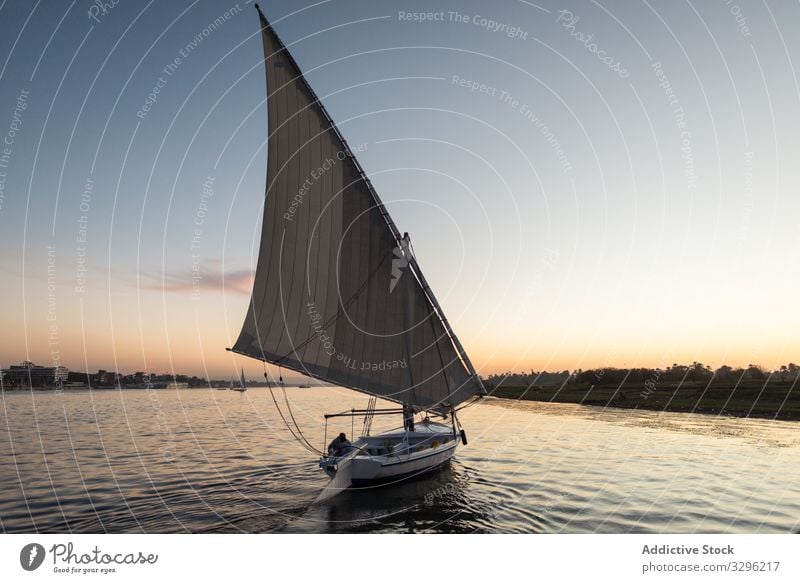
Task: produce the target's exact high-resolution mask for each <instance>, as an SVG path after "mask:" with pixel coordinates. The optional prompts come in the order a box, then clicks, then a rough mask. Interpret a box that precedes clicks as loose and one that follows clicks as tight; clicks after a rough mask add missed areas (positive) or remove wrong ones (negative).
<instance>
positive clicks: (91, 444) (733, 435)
mask: <svg viewBox="0 0 800 583" xmlns="http://www.w3.org/2000/svg"><path fill="white" fill-rule="evenodd" d="M286 395H287V396H288V398H289V399H290V400H291V403H292V408H293V413H294V416H295V418H296V419H297V422H298V424H299V425H300V427H301V428H302V430H303V432H304V434H305V435H306V436H307V437H308V439H309V440H310V441H311V443H312V444H314V445H315V446H322V444H323V443H324V442H325V434H324V426H323V425H321V423H320V420H321V418H322V417H321V415H322V413H323V412H332V411H341V410H343V409H349V408H350V407H353V406H356V407H362V406H364V404H365V401H366V398H363V397H360V396H354V394H353V393H350V392H348V391H345V390H341V389H289V390H287V391H286ZM276 396H277V397H278V398H279V402H280V403H281V404H282V405H284V406H285V403H284V401H283V396H282V394H276ZM2 401H3V414H2V416H0V440H2V446H0V466H1V467H0V485H2V488H0V527H2V530H3V531H4V532H20V531H33V530H36V531H40V532H70V531H72V532H105V531H108V532H275V531H277V532H791V531H797V530H798V526H799V525H800V480H798V477H799V476H798V474H799V473H800V432H799V431H798V428H800V425H797V424H794V423H789V422H776V421H767V420H761V419H758V420H756V419H752V420H751V419H733V418H718V417H712V416H705V415H688V414H678V413H655V412H650V411H630V410H602V409H598V408H592V407H581V406H578V405H561V404H543V403H516V402H509V401H501V400H495V399H487V400H486V401H485V402H484V403H482V404H480V405H477V406H474V407H470V408H469V409H467V410H465V411H464V412H463V414H462V417H461V419H462V422H463V423H464V425H465V426H466V428H467V432H468V434H469V438H470V445H469V446H468V447H466V448H460V449H459V451H458V454H457V456H456V458H455V459H454V460H453V461H452V462H451V463H450V464H449V465H448V466H446V467H445V468H443V469H442V470H441V471H439V472H436V473H433V474H431V475H429V476H427V477H424V478H421V479H418V480H415V481H412V482H406V483H403V484H400V485H395V486H389V487H383V488H371V489H365V490H358V491H347V492H345V493H343V494H341V495H339V496H337V497H335V498H333V499H331V500H329V501H327V502H325V503H323V504H319V505H311V502H312V501H313V500H314V498H315V497H316V495H317V494H318V493H319V492H320V490H321V489H322V488H323V487H324V485H325V483H326V481H327V479H326V478H325V476H324V475H323V474H322V473H321V472H320V471H319V470H318V469H317V467H316V459H315V457H314V456H313V455H312V454H310V453H308V452H306V451H305V450H304V449H302V448H301V447H300V446H299V445H298V444H297V442H296V441H295V440H294V439H293V438H292V436H291V433H290V432H289V431H288V430H287V429H286V427H285V426H284V424H283V421H282V420H281V418H280V416H279V415H278V413H277V412H276V411H275V406H274V403H273V402H272V398H271V397H270V394H269V392H268V391H266V390H264V389H251V390H249V391H248V392H247V393H244V394H238V393H232V392H230V391H212V390H184V391H179V392H175V391H145V390H126V391H122V392H120V391H95V392H92V393H89V392H80V393H74V394H63V395H56V394H53V393H47V392H37V393H33V394H31V393H5V394H4V395H3V397H2ZM394 421H397V420H394ZM378 422H379V420H377V419H376V427H375V428H374V430H378V429H380V428H379V427H377V424H378ZM380 422H382V423H386V422H389V423H391V420H388V419H387V418H384V419H382V420H380ZM339 431H346V432H347V433H348V434H351V433H352V432H353V431H355V433H359V431H360V423H359V422H358V421H356V422H355V424H354V425H353V426H351V425H350V421H342V424H341V425H336V426H333V425H331V426H330V427H329V429H328V437H330V436H331V435H333V434H334V433H338V432H339Z"/></svg>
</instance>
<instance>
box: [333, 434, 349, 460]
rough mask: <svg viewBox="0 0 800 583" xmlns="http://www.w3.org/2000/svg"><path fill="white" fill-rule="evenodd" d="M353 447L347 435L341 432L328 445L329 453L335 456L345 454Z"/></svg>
mask: <svg viewBox="0 0 800 583" xmlns="http://www.w3.org/2000/svg"><path fill="white" fill-rule="evenodd" d="M352 448H353V445H352V444H351V443H350V442H349V441H348V440H347V435H345V434H344V433H340V434H339V436H338V437H336V438H334V440H333V441H331V443H330V445H328V455H329V456H333V457H339V456H343V455H345V454H346V453H348V452H349V451H350V450H351V449H352Z"/></svg>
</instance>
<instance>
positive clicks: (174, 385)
mask: <svg viewBox="0 0 800 583" xmlns="http://www.w3.org/2000/svg"><path fill="white" fill-rule="evenodd" d="M167 388H168V389H188V388H189V383H176V382H169V383H167Z"/></svg>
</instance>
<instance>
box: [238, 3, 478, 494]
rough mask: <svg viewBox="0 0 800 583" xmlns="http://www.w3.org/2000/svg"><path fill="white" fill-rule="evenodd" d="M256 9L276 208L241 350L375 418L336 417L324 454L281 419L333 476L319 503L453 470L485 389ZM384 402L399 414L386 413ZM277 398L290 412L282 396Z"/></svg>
mask: <svg viewBox="0 0 800 583" xmlns="http://www.w3.org/2000/svg"><path fill="white" fill-rule="evenodd" d="M256 8H257V9H258V13H259V18H260V22H261V33H262V41H263V45H264V62H265V65H266V80H267V120H268V124H267V125H268V127H267V130H268V138H267V180H266V184H267V185H266V200H265V203H264V219H263V223H262V231H261V243H260V249H259V255H258V263H257V265H256V273H255V279H254V282H253V291H252V295H251V299H250V305H249V307H248V310H247V313H246V315H245V318H244V323H243V325H242V330H241V332H240V334H239V338H238V339H237V340H236V343H235V344H234V346H233V347H232V348H230V349H229V350H231V351H233V352H235V353H237V354H242V355H244V356H249V357H251V358H254V359H257V360H260V361H262V362H264V363H271V364H273V365H276V366H278V367H279V378H280V380H281V382H280V386H281V387H283V382H282V381H283V377H282V375H280V368H287V369H290V370H293V371H296V372H299V373H301V374H303V375H305V376H308V377H311V378H314V379H316V380H318V381H322V382H323V383H325V384H327V385H333V386H341V387H344V388H348V389H352V390H354V391H358V392H360V393H365V394H367V395H369V396H370V400H369V404H368V405H367V407H366V408H365V409H351V410H349V411H344V412H341V413H333V414H328V415H325V416H324V419H325V432H326V433H325V438H324V441H325V443H324V444H323V446H322V448H321V449H318V448H317V447H315V446H314V445H312V444H311V443H310V442H309V441H308V440H307V439H306V438H305V436H304V434H303V432H302V431H301V430H300V427H299V426H298V425H297V422H296V420H295V416H294V415H293V414H292V413H291V408H290V407H291V403H290V400H289V399H288V398H286V399H285V402H286V407H287V408H289V415H284V414H283V413H281V418H282V419H283V421H284V423H286V425H287V427H288V429H289V431H290V432H291V433H292V435H293V436H294V437H295V438H296V439H297V440H298V442H300V443H301V444H302V445H303V447H305V448H306V449H307V450H309V451H310V452H312V453H316V454H318V455H319V456H320V458H319V467H320V468H321V469H322V470H323V471H324V472H325V473H326V474H327V475H328V476H329V477H330V478H331V481H330V482H329V484H328V486H327V487H326V488H325V489H324V490H323V492H322V493H321V494H320V496H319V497H318V498H317V500H318V501H319V500H324V499H326V498H329V497H331V496H334V495H336V494H337V493H339V492H340V491H342V490H343V489H345V488H349V487H351V486H361V485H369V484H381V483H387V482H394V481H398V480H401V479H406V478H411V477H414V476H418V475H420V474H423V473H425V472H428V471H431V470H434V469H436V468H438V467H439V466H441V465H443V464H445V463H446V462H447V461H449V460H450V458H451V457H452V456H453V454H454V453H455V451H456V448H457V446H458V445H459V444H460V443H463V444H464V445H466V443H467V439H466V434H465V433H464V430H463V429H462V428H461V424H460V423H459V421H458V418H457V411H458V408H459V405H461V404H462V403H466V402H467V401H472V400H475V399H479V398H481V397H482V396H483V395H485V394H486V390H485V389H484V387H483V383H482V382H481V379H480V377H479V376H478V374H477V372H476V371H475V368H474V367H473V365H472V362H471V361H470V359H469V357H468V356H467V353H466V352H465V351H464V347H463V346H462V345H461V342H460V341H459V340H458V337H457V336H456V335H455V332H453V329H452V328H451V326H450V323H449V322H448V320H447V318H446V317H445V315H444V311H443V310H442V306H441V305H440V304H439V302H438V301H437V300H436V296H434V294H433V291H432V290H431V287H430V285H428V282H427V280H426V279H425V276H424V275H423V273H422V270H421V269H420V266H419V264H418V263H417V259H416V257H415V255H414V253H413V250H412V247H411V239H410V238H409V236H408V233H405V234H403V235H401V234H400V231H399V230H398V229H397V226H396V225H395V223H394V221H393V220H392V217H391V216H390V214H389V211H388V209H387V208H386V207H385V206H384V204H383V202H381V199H380V198H379V196H378V193H377V192H376V191H375V188H374V187H373V186H372V183H371V182H370V179H369V178H368V177H367V175H366V174H365V172H364V170H363V169H362V168H361V165H360V164H359V162H358V160H357V159H356V157H355V155H354V153H353V151H352V150H351V149H350V147H349V146H348V145H347V142H346V141H345V139H344V137H343V136H342V134H341V132H340V131H339V129H338V128H337V127H336V124H335V123H334V122H333V120H332V119H331V117H330V115H329V114H328V112H327V111H326V110H325V106H324V105H323V104H322V103H321V102H320V100H319V98H318V97H317V95H316V94H315V93H314V90H313V89H312V88H311V86H310V85H309V84H308V82H307V81H306V79H305V77H304V76H303V74H302V73H301V71H300V68H299V67H298V65H297V63H296V62H295V60H294V58H293V57H292V55H291V54H290V53H289V50H288V49H287V48H286V46H285V45H284V44H283V42H282V41H281V39H280V38H279V37H278V35H277V33H276V32H275V29H274V28H273V27H272V25H271V24H270V23H269V22H268V21H267V19H266V17H265V16H264V13H263V12H262V11H261V9H260V8H259V7H258V4H256ZM359 151H361V149H359ZM264 374H265V377H266V375H267V371H266V366H265V368H264ZM270 390H272V388H270ZM378 399H382V400H384V401H389V402H391V403H394V404H396V405H397V406H395V407H380V408H379V407H378V406H377V402H378ZM273 401H274V402H275V406H276V407H278V409H279V412H280V406H279V404H278V401H277V399H276V398H275V396H274V394H273ZM376 415H397V416H398V417H401V418H402V426H401V427H398V428H397V429H394V430H391V431H386V432H383V433H380V434H379V435H371V434H370V433H371V428H372V420H373V418H374V417H375V416H376ZM416 416H419V417H420V419H419V420H417V419H415V417H416ZM434 416H438V417H440V418H441V422H437V421H433V420H432V417H434ZM339 417H344V418H347V417H349V418H350V419H353V418H354V417H363V427H362V430H361V436H360V437H359V438H358V439H353V436H350V439H353V441H350V440H348V438H347V436H346V435H345V434H344V433H341V434H339V435H338V437H337V438H336V439H334V440H333V442H331V443H330V444H328V443H327V428H328V423H329V421H330V420H331V419H335V418H339ZM290 420H291V422H292V423H294V427H292V426H291V425H290Z"/></svg>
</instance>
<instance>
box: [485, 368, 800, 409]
mask: <svg viewBox="0 0 800 583" xmlns="http://www.w3.org/2000/svg"><path fill="white" fill-rule="evenodd" d="M798 373H800V368H798V367H797V365H795V364H793V363H792V364H789V365H786V366H784V367H781V368H780V369H778V370H776V371H771V372H768V371H765V370H763V369H762V368H760V367H757V366H753V365H751V366H749V367H748V368H746V369H733V368H731V367H726V366H723V367H720V368H719V369H717V370H716V371H712V370H711V369H710V368H708V367H705V366H703V365H702V364H700V363H693V364H692V365H690V366H684V365H677V364H675V365H673V366H672V367H668V368H667V369H664V370H661V369H617V368H608V369H596V370H591V371H575V372H573V373H569V372H567V371H563V372H560V373H535V372H534V373H531V374H530V375H525V374H506V375H493V376H491V377H489V378H488V379H486V384H487V389H488V390H489V394H490V395H491V396H494V397H500V398H504V399H519V400H527V401H545V402H554V403H576V404H583V405H594V406H600V407H616V408H623V409H647V410H652V411H676V412H694V413H706V414H713V415H727V416H735V417H759V418H769V419H783V420H800V382H798V379H799V377H798Z"/></svg>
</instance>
